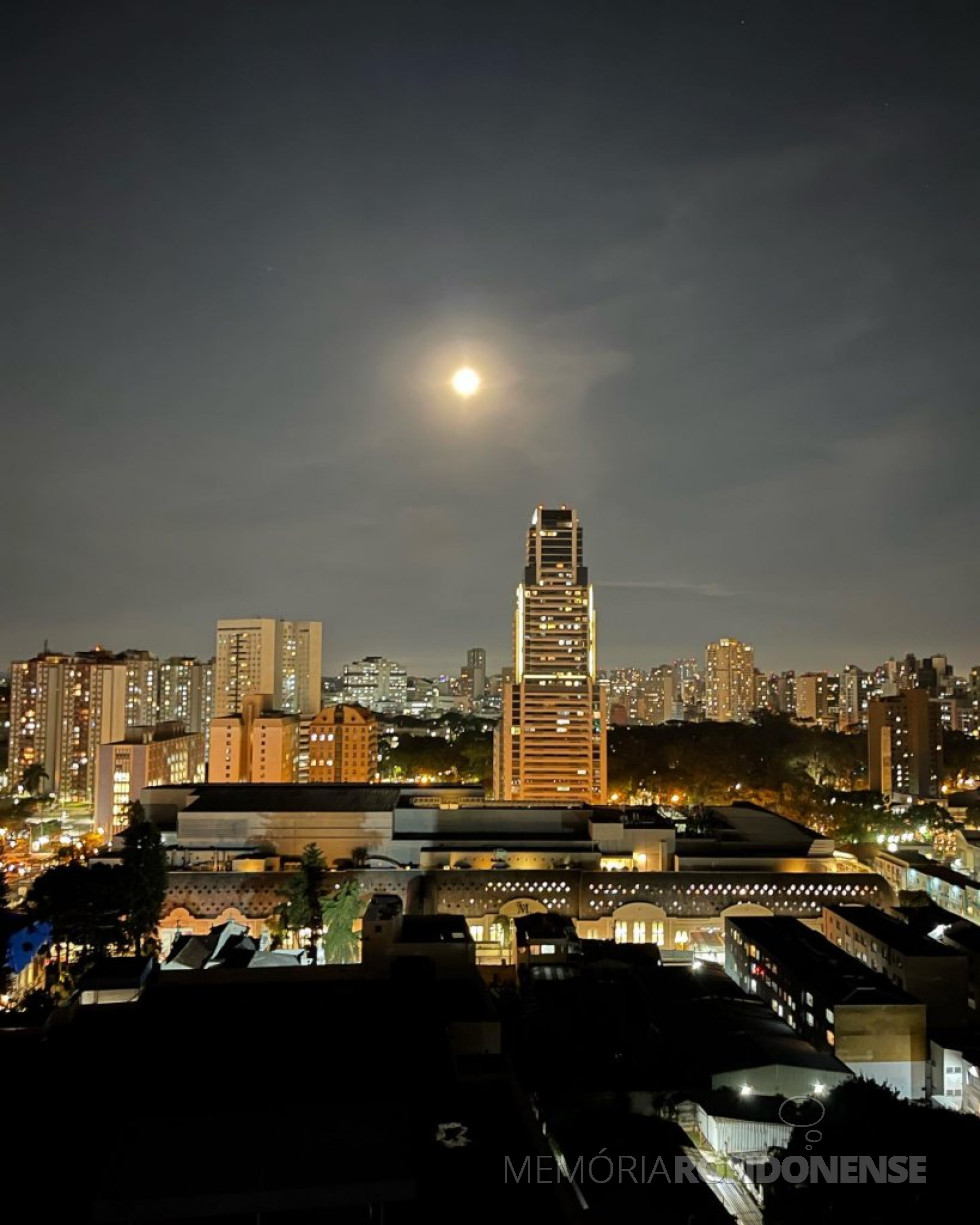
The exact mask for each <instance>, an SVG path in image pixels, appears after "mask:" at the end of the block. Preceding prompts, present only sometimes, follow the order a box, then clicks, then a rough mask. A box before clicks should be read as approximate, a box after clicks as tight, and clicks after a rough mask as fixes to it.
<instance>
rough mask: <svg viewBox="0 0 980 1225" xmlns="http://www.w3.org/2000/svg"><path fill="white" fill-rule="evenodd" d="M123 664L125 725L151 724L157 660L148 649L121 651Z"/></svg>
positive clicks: (157, 678)
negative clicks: (124, 676)
mask: <svg viewBox="0 0 980 1225" xmlns="http://www.w3.org/2000/svg"><path fill="white" fill-rule="evenodd" d="M116 658H117V659H118V660H120V661H121V662H123V663H124V664H125V665H126V726H127V727H152V726H153V725H154V723H156V722H157V721H158V720H159V717H160V716H159V683H160V661H159V659H157V657H156V656H155V655H154V654H152V652H150V651H134V650H128V651H122V652H121V653H120V654H119V655H117V656H116Z"/></svg>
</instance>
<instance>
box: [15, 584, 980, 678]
mask: <svg viewBox="0 0 980 1225" xmlns="http://www.w3.org/2000/svg"><path fill="white" fill-rule="evenodd" d="M592 586H593V587H594V588H596V589H597V590H599V589H603V588H604V587H609V586H610V584H605V585H604V584H602V583H601V582H593V584H592ZM607 599H608V596H604V598H603V626H605V622H606V606H607V605H606V601H607ZM505 603H506V605H507V618H512V615H513V609H512V607H511V606H510V605H511V603H512V601H509V600H508V601H505ZM232 619H235V618H232ZM237 619H239V620H250V621H255V620H282V619H284V618H282V617H281V615H280V614H279V613H277V612H265V613H257V614H256V615H255V616H254V617H250V618H237ZM226 620H229V618H228V617H227V616H222V617H220V618H218V619H217V621H226ZM285 620H288V618H285ZM396 621H397V619H396ZM216 624H217V622H216ZM393 637H394V635H388V636H384V635H382V637H381V639H379V640H374V639H372V640H371V642H370V643H365V641H364V640H359V641H360V648H352V649H351V650H350V651H349V652H348V653H345V654H341V653H340V652H339V651H337V650H335V649H331V648H332V644H331V643H330V640H329V632H328V626H326V625H324V634H323V641H324V646H323V656H322V658H323V669H322V674H323V676H324V677H342V676H343V671H344V668H345V666H349V665H351V664H352V663H356V662H357V661H359V660H361V659H363V658H370V657H371V656H372V655H373V656H376V657H379V658H384V659H388V660H391V661H393V662H396V663H398V664H400V665H402V666H403V667H404V668H405V669H406V672H407V674H408V675H409V676H419V677H439V676H452V675H457V674H458V673H459V671H460V670H461V669H463V668H465V667H466V660H467V654H468V652H469V651H470V650H472V649H474V648H473V647H472V642H473V641H475V640H476V637H477V636H476V635H473V636H471V637H466V636H464V637H463V638H462V639H461V641H462V642H463V643H464V644H469V645H464V646H463V647H462V648H461V649H459V650H457V649H456V647H455V646H453V647H451V648H450V647H447V648H446V650H445V651H443V652H439V653H436V652H433V653H432V654H431V655H430V656H428V657H426V658H425V659H423V664H425V663H428V664H434V665H435V666H434V667H425V666H416V662H417V660H418V659H419V658H420V656H419V655H418V652H411V651H410V652H408V653H406V652H404V651H401V652H400V651H395V650H389V649H388V643H389V642H390V641H391V640H392V638H393ZM603 637H604V635H603ZM725 637H730V638H737V635H736V634H734V633H726V632H723V631H719V633H717V634H716V635H715V637H714V638H713V639H705V640H704V641H703V642H701V643H700V644H693V645H692V646H691V648H690V650H680V649H677V648H676V647H674V648H670V647H667V648H666V649H665V650H664V651H663V652H662V653H661V654H659V655H657V654H656V653H655V651H653V650H649V649H647V650H638V651H637V654H636V656H635V657H633V658H623V659H619V660H614V661H613V660H610V659H608V658H607V656H606V653H605V651H604V650H603V649H602V641H600V644H599V657H598V670H599V672H600V673H602V674H604V675H608V674H610V673H613V672H619V671H624V670H628V669H636V668H639V669H644V670H646V671H649V670H651V669H655V668H659V667H663V666H666V665H669V664H672V663H678V662H683V661H686V660H691V659H693V660H695V661H696V662H697V665H698V668H699V669H700V671H701V672H703V671H704V669H705V664H706V650H707V648H708V647H709V646H710V645H711V643H712V642H715V641H717V640H718V639H719V638H725ZM352 641H354V639H352ZM107 642H108V639H107V638H106V636H103V639H102V640H96V641H93V642H92V643H89V644H87V645H82V644H74V645H69V646H64V645H59V644H57V643H54V644H52V643H51V642H50V641H49V640H47V639H45V641H44V642H42V643H41V644H40V645H38V646H37V647H35V648H34V649H33V650H31V649H28V650H27V651H26V652H24V653H23V654H20V655H14V656H11V657H10V658H9V659H4V658H2V657H0V675H8V676H9V674H10V667H11V663H13V662H16V661H18V660H30V659H34V658H37V657H39V656H40V655H42V654H43V653H44V651H45V650H47V651H49V652H51V653H52V654H64V655H77V654H85V653H87V652H90V651H92V650H97V649H105V650H107V651H110V652H113V651H117V648H116V647H115V646H114V645H107ZM208 643H209V645H208V646H205V647H203V648H202V649H201V650H200V651H197V652H195V651H193V650H175V651H169V650H163V649H158V648H157V646H156V644H155V643H147V642H140V643H139V644H138V645H135V646H134V645H133V644H132V643H130V644H128V645H127V646H125V647H119V648H118V652H117V653H124V652H126V651H132V650H141V651H142V650H145V651H149V652H150V654H151V655H153V656H154V657H155V658H156V659H157V660H158V661H159V662H160V663H161V664H165V663H167V662H169V661H174V660H179V659H182V658H187V659H194V660H195V661H196V662H202V661H207V660H210V659H213V658H214V655H215V652H214V627H213V626H212V628H211V634H210V637H209V638H208ZM747 645H748V646H750V647H751V648H752V650H753V652H754V655H755V667H756V669H757V671H758V672H760V673H761V674H762V675H763V676H769V675H779V674H781V673H785V672H795V673H821V672H825V673H828V674H830V675H838V674H843V673H844V671H845V670H846V669H847V668H849V667H858V668H860V669H863V670H865V671H868V670H873V669H874V668H876V667H879V666H880V665H882V664H885V663H887V662H888V661H889V660H899V661H900V660H902V659H903V658H904V657H905V656H906V655H908V654H912V655H916V656H919V657H927V656H929V655H942V656H944V657H945V658H947V659H949V661H950V662H951V664H952V666H953V671H954V672H955V674H956V675H957V676H968V675H969V674H970V672H971V670H972V669H974V668H976V667H977V666H978V665H980V643H978V645H977V646H976V649H975V651H974V652H973V654H972V655H971V654H970V653H969V652H964V653H963V655H962V656H961V657H960V658H957V657H956V655H955V654H954V653H953V652H951V651H946V650H939V649H934V648H933V647H932V646H926V647H924V646H923V645H922V643H921V642H914V643H911V644H906V645H904V646H901V645H896V644H895V643H894V642H882V643H881V645H880V646H879V648H878V649H877V651H875V650H874V649H872V650H871V651H870V652H869V653H867V654H865V655H864V656H861V657H859V656H857V655H853V656H847V657H845V658H844V659H842V660H836V659H835V660H828V661H824V662H816V663H814V662H812V660H811V659H810V657H809V656H805V657H802V658H797V659H796V660H795V662H794V659H793V658H792V657H790V658H789V661H788V662H780V663H779V664H775V663H772V662H771V660H770V658H769V655H768V652H767V649H766V644H765V643H762V644H760V643H758V642H756V641H753V640H748V641H747ZM940 645H942V644H940ZM366 647H371V648H372V649H371V650H367V649H365V648H366ZM374 648H377V649H374ZM479 649H481V650H484V651H485V652H486V658H487V675H488V676H491V675H493V676H499V675H500V672H501V669H502V668H504V667H507V666H508V664H509V663H510V661H511V654H512V650H513V648H512V647H511V646H501V647H500V648H499V650H498V649H495V648H493V647H481V648H479ZM974 656H976V658H974Z"/></svg>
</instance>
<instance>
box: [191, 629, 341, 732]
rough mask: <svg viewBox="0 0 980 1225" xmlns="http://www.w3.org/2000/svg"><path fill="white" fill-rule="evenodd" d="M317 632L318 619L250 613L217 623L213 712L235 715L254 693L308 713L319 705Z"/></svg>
mask: <svg viewBox="0 0 980 1225" xmlns="http://www.w3.org/2000/svg"><path fill="white" fill-rule="evenodd" d="M322 632H323V627H322V625H321V623H320V622H319V621H277V620H276V619H275V618H274V617H252V618H246V619H238V620H222V621H219V622H218V634H217V650H216V652H215V665H214V713H215V716H216V717H221V716H223V715H230V714H235V713H237V712H239V711H241V709H242V703H243V702H244V700H245V698H247V697H248V696H249V695H250V694H253V693H264V694H269V695H271V696H270V700H271V703H272V705H273V706H274V708H275V709H277V710H285V711H286V712H287V713H290V714H298V715H313V714H315V713H316V711H317V710H319V709H320V673H321V669H322V658H321V657H322Z"/></svg>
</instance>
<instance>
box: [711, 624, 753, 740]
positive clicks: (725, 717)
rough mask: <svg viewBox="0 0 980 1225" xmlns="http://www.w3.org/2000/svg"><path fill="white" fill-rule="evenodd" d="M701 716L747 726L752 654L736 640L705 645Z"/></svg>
mask: <svg viewBox="0 0 980 1225" xmlns="http://www.w3.org/2000/svg"><path fill="white" fill-rule="evenodd" d="M705 663H706V668H705V715H706V717H707V718H708V719H711V720H713V721H714V722H716V723H747V722H748V721H749V719H750V718H751V716H752V710H753V708H754V705H755V652H754V651H753V649H752V647H750V646H748V645H747V644H746V643H744V642H739V640H738V639H737V638H719V640H718V641H717V642H709V643H708V648H707V651H706V652H705Z"/></svg>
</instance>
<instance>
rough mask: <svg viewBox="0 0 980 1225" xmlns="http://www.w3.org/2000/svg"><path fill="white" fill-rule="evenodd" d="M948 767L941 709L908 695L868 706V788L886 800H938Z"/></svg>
mask: <svg viewBox="0 0 980 1225" xmlns="http://www.w3.org/2000/svg"><path fill="white" fill-rule="evenodd" d="M942 767H943V744H942V728H941V726H940V710H939V703H938V702H937V701H935V700H934V699H931V698H930V697H929V694H928V691H927V690H925V689H904V690H902V692H901V693H898V694H895V695H894V696H893V697H887V698H874V699H872V701H871V702H869V703H868V783H869V786H870V787H871V790H872V791H881V792H884V793H885V794H886V795H888V794H896V795H912V796H917V797H918V798H920V799H935V798H936V797H937V796H938V795H939V783H940V778H941V775H942Z"/></svg>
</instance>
